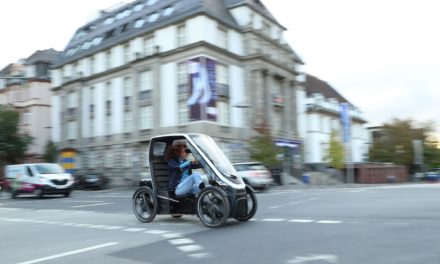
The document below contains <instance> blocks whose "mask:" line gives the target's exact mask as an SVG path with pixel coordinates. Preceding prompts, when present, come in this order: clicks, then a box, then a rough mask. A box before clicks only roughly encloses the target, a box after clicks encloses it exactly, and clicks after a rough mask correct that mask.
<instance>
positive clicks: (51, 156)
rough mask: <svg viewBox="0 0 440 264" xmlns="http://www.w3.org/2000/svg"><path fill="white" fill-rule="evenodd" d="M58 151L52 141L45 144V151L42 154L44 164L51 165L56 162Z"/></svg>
mask: <svg viewBox="0 0 440 264" xmlns="http://www.w3.org/2000/svg"><path fill="white" fill-rule="evenodd" d="M57 157H58V150H57V148H56V146H55V144H54V143H53V142H52V140H49V141H48V142H47V144H46V151H45V153H44V156H43V159H44V160H45V161H46V162H50V163H53V162H55V161H56V160H57Z"/></svg>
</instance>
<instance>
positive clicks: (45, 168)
mask: <svg viewBox="0 0 440 264" xmlns="http://www.w3.org/2000/svg"><path fill="white" fill-rule="evenodd" d="M35 168H36V169H37V171H38V173H40V174H58V173H64V169H63V168H62V167H61V166H60V165H58V164H36V165H35Z"/></svg>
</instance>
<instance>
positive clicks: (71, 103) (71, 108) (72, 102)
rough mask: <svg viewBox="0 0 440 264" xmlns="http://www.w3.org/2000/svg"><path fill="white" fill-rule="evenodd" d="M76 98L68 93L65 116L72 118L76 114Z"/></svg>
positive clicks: (73, 94)
mask: <svg viewBox="0 0 440 264" xmlns="http://www.w3.org/2000/svg"><path fill="white" fill-rule="evenodd" d="M77 103H78V97H77V94H76V93H69V94H68V96H67V115H69V116H72V115H75V114H76V106H77Z"/></svg>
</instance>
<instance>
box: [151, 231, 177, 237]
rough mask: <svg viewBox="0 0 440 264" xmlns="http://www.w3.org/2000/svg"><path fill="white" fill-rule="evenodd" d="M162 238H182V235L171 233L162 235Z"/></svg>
mask: <svg viewBox="0 0 440 264" xmlns="http://www.w3.org/2000/svg"><path fill="white" fill-rule="evenodd" d="M147 232H148V231H147ZM147 232H145V233H147ZM162 236H163V237H164V238H168V239H171V238H178V237H182V234H179V233H169V234H162Z"/></svg>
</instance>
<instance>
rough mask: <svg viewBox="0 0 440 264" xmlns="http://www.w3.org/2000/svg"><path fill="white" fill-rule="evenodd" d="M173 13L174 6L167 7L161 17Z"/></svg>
mask: <svg viewBox="0 0 440 264" xmlns="http://www.w3.org/2000/svg"><path fill="white" fill-rule="evenodd" d="M173 11H174V6H168V7H166V8H165V10H164V11H163V16H169V15H171V14H172V13H173Z"/></svg>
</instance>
